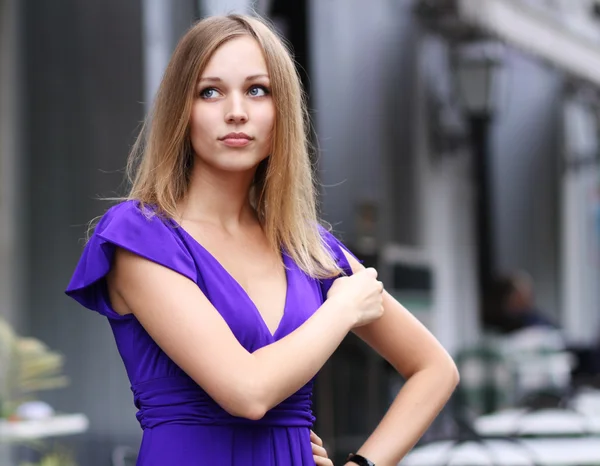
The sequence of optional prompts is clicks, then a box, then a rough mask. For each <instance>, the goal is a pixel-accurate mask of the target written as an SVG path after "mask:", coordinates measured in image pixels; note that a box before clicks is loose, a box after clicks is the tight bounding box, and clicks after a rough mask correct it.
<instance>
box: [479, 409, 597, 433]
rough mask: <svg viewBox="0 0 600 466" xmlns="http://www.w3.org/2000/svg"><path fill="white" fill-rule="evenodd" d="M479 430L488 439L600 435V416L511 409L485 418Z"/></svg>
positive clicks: (546, 410) (556, 411)
mask: <svg viewBox="0 0 600 466" xmlns="http://www.w3.org/2000/svg"><path fill="white" fill-rule="evenodd" d="M474 427H475V430H476V431H477V433H478V434H480V435H486V436H536V437H544V436H548V437H550V436H572V435H600V416H598V415H596V414H584V413H581V412H578V411H574V410H573V411H571V410H565V409H554V408H553V409H543V410H538V411H527V410H525V409H507V410H503V411H499V412H497V413H493V414H488V415H486V416H481V417H480V418H478V419H477V420H476V421H475V425H474Z"/></svg>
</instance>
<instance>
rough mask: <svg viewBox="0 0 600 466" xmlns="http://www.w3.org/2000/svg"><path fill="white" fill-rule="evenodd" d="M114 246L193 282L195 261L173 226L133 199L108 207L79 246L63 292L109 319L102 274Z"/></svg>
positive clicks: (113, 315)
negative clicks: (81, 248) (77, 259)
mask: <svg viewBox="0 0 600 466" xmlns="http://www.w3.org/2000/svg"><path fill="white" fill-rule="evenodd" d="M117 247H120V248H123V249H126V250H128V251H131V252H132V253H134V254H137V255H138V256H141V257H144V258H146V259H148V260H151V261H152V262H156V263H158V264H160V265H162V266H164V267H167V268H169V269H171V270H174V271H176V272H178V273H180V274H182V275H184V276H185V277H187V278H189V279H190V280H192V281H194V282H196V280H197V269H196V265H195V262H194V260H193V258H192V256H191V254H190V253H189V251H188V250H187V249H186V247H185V245H184V244H183V242H182V241H181V239H180V237H179V236H178V233H177V231H176V229H175V228H174V226H171V225H169V224H168V223H166V222H165V221H164V220H163V219H161V218H159V217H157V216H155V215H152V213H151V211H150V210H149V209H147V211H144V212H143V211H142V210H141V208H140V207H139V204H138V202H136V201H126V202H123V203H121V204H118V205H116V206H114V207H112V208H111V209H109V210H108V211H107V212H106V214H104V216H103V217H102V219H101V220H100V222H99V223H98V225H97V226H96V229H95V231H94V234H93V235H92V237H91V238H90V240H89V241H88V243H87V244H86V246H85V249H84V250H83V253H82V255H81V258H80V260H79V262H78V264H77V266H76V268H75V272H74V273H73V276H72V278H71V281H70V283H69V285H68V287H67V289H66V291H65V292H66V294H67V295H68V296H70V297H71V298H73V299H75V300H76V301H77V302H79V303H80V304H81V305H83V306H85V307H86V308H88V309H91V310H93V311H97V312H99V313H100V314H102V315H105V316H107V317H109V318H113V319H122V318H124V317H123V316H121V315H120V314H118V313H117V312H115V311H114V310H113V309H112V308H111V306H110V300H109V299H108V294H107V287H106V280H105V276H106V274H107V273H108V272H109V271H110V268H111V265H112V261H113V257H114V254H115V249H116V248H117Z"/></svg>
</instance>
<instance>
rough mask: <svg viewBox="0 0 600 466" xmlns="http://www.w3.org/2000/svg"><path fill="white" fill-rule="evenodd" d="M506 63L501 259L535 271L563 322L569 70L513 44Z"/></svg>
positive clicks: (498, 206)
mask: <svg viewBox="0 0 600 466" xmlns="http://www.w3.org/2000/svg"><path fill="white" fill-rule="evenodd" d="M504 67H505V69H504V72H503V75H502V81H501V86H500V91H501V92H500V93H499V99H498V103H497V109H498V111H497V115H496V117H495V125H494V128H493V134H492V138H493V142H492V157H493V162H492V170H493V179H492V185H493V199H494V201H493V202H494V213H495V215H494V220H493V221H494V230H495V244H496V248H495V256H496V259H497V266H498V268H499V270H502V271H510V270H514V269H524V270H526V271H528V272H529V273H530V274H531V275H532V277H533V280H534V282H535V287H536V295H537V298H538V302H539V305H540V307H541V309H542V310H543V311H544V312H547V313H548V315H550V316H551V317H553V318H555V320H556V321H557V322H558V314H559V313H560V311H561V309H560V308H559V300H560V285H559V284H560V277H559V268H558V267H559V261H558V257H559V248H560V245H559V230H560V217H559V210H560V209H559V206H560V199H559V189H560V178H559V160H560V157H561V151H562V146H561V132H562V129H561V125H562V123H561V122H562V110H561V106H562V97H561V96H562V86H563V81H562V76H561V74H560V73H559V72H557V71H556V70H553V69H551V68H548V67H545V66H544V65H542V64H540V63H539V62H537V61H534V60H532V59H531V58H529V57H527V56H522V55H521V54H519V53H517V52H515V51H512V50H510V49H509V50H508V51H507V54H506V57H505V63H504Z"/></svg>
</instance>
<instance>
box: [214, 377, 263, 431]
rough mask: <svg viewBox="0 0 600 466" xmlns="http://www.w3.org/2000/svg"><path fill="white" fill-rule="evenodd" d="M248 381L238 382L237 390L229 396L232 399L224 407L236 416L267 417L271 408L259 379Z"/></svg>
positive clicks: (252, 419)
mask: <svg viewBox="0 0 600 466" xmlns="http://www.w3.org/2000/svg"><path fill="white" fill-rule="evenodd" d="M245 382H246V383H238V384H236V386H237V388H236V389H235V392H234V393H232V394H231V395H230V397H229V399H230V400H231V401H230V402H229V403H227V404H226V405H223V409H225V411H227V412H228V413H229V414H231V415H232V416H235V417H241V418H244V419H249V420H251V421H258V420H260V419H262V418H263V417H265V414H267V411H268V410H269V408H268V405H267V403H266V402H265V397H264V396H262V395H263V391H262V390H261V385H260V384H259V383H258V382H257V381H250V380H246V381H245Z"/></svg>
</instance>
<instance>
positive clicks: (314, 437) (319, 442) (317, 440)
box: [310, 430, 323, 447]
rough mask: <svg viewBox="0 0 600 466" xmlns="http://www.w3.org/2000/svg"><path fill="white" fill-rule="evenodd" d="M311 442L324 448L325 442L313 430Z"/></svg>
mask: <svg viewBox="0 0 600 466" xmlns="http://www.w3.org/2000/svg"><path fill="white" fill-rule="evenodd" d="M310 441H311V443H315V444H317V445H319V446H320V447H322V446H323V440H321V437H319V436H318V435H317V434H315V433H314V432H313V431H312V430H311V431H310Z"/></svg>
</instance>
